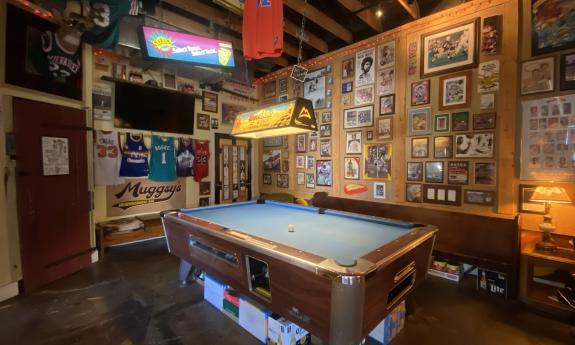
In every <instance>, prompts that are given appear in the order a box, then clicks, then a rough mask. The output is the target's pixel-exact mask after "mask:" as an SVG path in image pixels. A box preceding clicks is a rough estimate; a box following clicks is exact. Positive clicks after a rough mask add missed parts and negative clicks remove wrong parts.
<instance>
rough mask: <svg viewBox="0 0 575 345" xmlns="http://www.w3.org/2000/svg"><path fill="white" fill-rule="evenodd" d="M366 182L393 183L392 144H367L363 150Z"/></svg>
mask: <svg viewBox="0 0 575 345" xmlns="http://www.w3.org/2000/svg"><path fill="white" fill-rule="evenodd" d="M363 155H364V156H363V158H364V168H363V175H364V178H365V179H366V180H375V179H379V180H388V181H391V143H385V144H367V145H365V148H364V150H363Z"/></svg>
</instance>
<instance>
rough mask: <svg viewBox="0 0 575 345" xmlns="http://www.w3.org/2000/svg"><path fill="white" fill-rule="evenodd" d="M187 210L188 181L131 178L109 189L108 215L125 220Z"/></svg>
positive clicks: (107, 188)
mask: <svg viewBox="0 0 575 345" xmlns="http://www.w3.org/2000/svg"><path fill="white" fill-rule="evenodd" d="M183 207H186V179H184V178H182V179H178V180H176V181H170V182H154V181H150V180H147V179H131V180H126V183H124V184H120V185H116V186H108V187H106V216H107V217H119V216H120V217H121V216H128V215H134V214H143V213H154V212H161V211H165V210H171V209H179V208H183Z"/></svg>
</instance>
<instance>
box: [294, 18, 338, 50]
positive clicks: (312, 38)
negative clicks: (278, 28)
mask: <svg viewBox="0 0 575 345" xmlns="http://www.w3.org/2000/svg"><path fill="white" fill-rule="evenodd" d="M300 29H301V26H300V25H297V24H295V23H294V22H291V21H289V20H285V19H284V31H285V32H286V33H288V34H290V35H291V36H293V37H295V38H297V39H298V40H299V31H300ZM303 42H304V43H306V44H307V45H309V46H310V47H313V48H315V49H317V50H319V51H320V52H322V53H327V52H328V51H329V48H328V46H327V42H326V41H324V40H322V39H321V38H319V36H317V35H315V34H313V33H311V32H309V31H306V30H304V40H303Z"/></svg>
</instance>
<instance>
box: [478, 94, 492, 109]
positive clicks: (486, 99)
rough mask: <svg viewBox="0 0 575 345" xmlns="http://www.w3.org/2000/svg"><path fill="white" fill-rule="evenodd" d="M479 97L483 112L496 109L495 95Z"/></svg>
mask: <svg viewBox="0 0 575 345" xmlns="http://www.w3.org/2000/svg"><path fill="white" fill-rule="evenodd" d="M479 97H480V102H479V108H480V109H481V110H491V109H494V108H495V94H494V93H483V94H481V95H479Z"/></svg>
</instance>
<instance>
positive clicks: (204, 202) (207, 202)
mask: <svg viewBox="0 0 575 345" xmlns="http://www.w3.org/2000/svg"><path fill="white" fill-rule="evenodd" d="M198 205H199V206H200V207H205V206H210V198H200V199H199V202H198Z"/></svg>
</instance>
